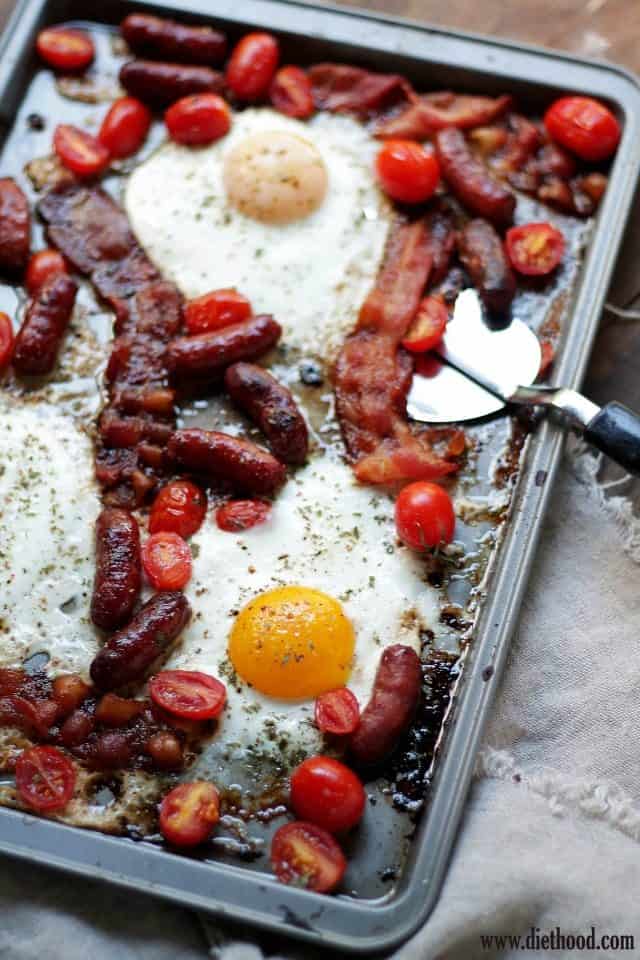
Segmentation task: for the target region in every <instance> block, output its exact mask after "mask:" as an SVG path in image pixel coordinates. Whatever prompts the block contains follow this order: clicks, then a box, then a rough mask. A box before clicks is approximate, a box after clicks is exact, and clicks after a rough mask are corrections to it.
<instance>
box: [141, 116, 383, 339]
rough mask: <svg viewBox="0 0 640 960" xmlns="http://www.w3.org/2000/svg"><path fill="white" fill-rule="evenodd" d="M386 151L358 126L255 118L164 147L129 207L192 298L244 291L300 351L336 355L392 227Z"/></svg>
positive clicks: (323, 119) (330, 120) (152, 249)
mask: <svg viewBox="0 0 640 960" xmlns="http://www.w3.org/2000/svg"><path fill="white" fill-rule="evenodd" d="M378 146H379V145H378V144H377V143H376V142H375V141H374V140H373V138H372V137H370V136H369V134H368V133H367V131H366V130H365V129H364V128H363V127H362V125H361V124H359V123H357V121H355V120H353V119H352V118H351V117H345V116H337V115H331V114H324V113H322V114H318V115H317V116H316V117H314V118H313V120H311V121H310V122H309V123H301V122H300V121H298V120H293V119H291V118H289V117H285V116H283V115H282V114H280V113H277V112H276V111H274V110H271V109H267V108H253V109H248V110H244V111H242V112H241V113H236V114H235V115H234V118H233V125H232V127H231V131H230V133H229V134H228V135H227V136H226V137H224V138H223V139H221V140H218V141H217V142H216V143H213V144H212V145H211V146H208V147H203V148H200V149H195V150H194V149H193V148H190V147H184V146H180V145H179V144H175V143H166V144H164V145H163V146H161V147H160V148H159V149H158V150H157V151H156V152H155V153H154V154H153V155H152V156H151V157H150V158H149V159H148V160H147V161H146V162H144V163H142V164H140V166H139V167H138V168H137V169H136V170H135V171H134V172H133V174H132V175H131V177H130V179H129V181H128V184H127V186H126V190H125V198H124V199H125V206H126V209H127V212H128V214H129V218H130V220H131V223H132V226H133V228H134V231H135V233H136V235H137V237H138V239H139V240H140V242H141V243H142V245H143V246H144V248H145V249H146V251H147V253H148V254H149V256H150V257H151V259H152V260H153V261H154V262H155V263H156V264H157V266H158V267H159V268H160V270H161V271H162V272H163V273H164V274H165V275H166V276H167V277H170V278H171V279H172V280H173V281H174V283H176V284H177V286H178V287H179V288H180V289H181V290H182V292H183V293H184V294H185V296H187V297H196V296H200V295H202V294H204V293H208V292H209V291H210V290H215V289H218V288H224V287H236V288H237V289H238V290H240V291H241V292H242V293H243V294H244V295H245V296H247V297H248V298H249V299H250V300H251V303H252V304H253V308H254V311H255V312H256V313H272V314H273V315H274V316H275V317H276V319H277V320H278V322H279V323H280V324H281V325H282V327H283V330H284V341H285V342H286V343H287V344H288V345H290V346H294V347H297V348H299V349H300V350H303V351H314V350H315V351H316V353H318V352H319V353H320V355H321V356H323V357H325V358H327V357H328V356H332V355H333V354H334V353H335V351H336V350H337V349H338V348H339V346H340V344H341V342H342V340H343V339H344V337H345V336H346V334H347V333H348V332H349V331H350V330H351V328H352V327H353V324H354V316H357V313H358V310H359V308H360V305H361V304H362V302H363V300H364V298H365V296H366V294H367V292H368V290H369V288H370V287H371V285H372V283H373V281H374V278H375V276H376V273H377V270H378V265H379V263H380V259H381V257H382V253H383V250H384V245H385V241H386V237H387V233H388V228H389V224H390V221H391V216H392V213H391V208H390V206H389V204H388V202H387V201H386V200H385V198H384V196H383V194H382V192H381V191H380V190H379V189H378V187H377V185H376V182H375V178H374V176H373V160H374V157H375V153H376V151H377V149H378Z"/></svg>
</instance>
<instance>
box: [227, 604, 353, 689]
mask: <svg viewBox="0 0 640 960" xmlns="http://www.w3.org/2000/svg"><path fill="white" fill-rule="evenodd" d="M354 646H355V634H354V631H353V626H352V625H351V621H350V620H349V619H348V618H347V616H346V615H345V613H344V610H343V609H342V606H341V605H340V604H339V603H338V601H337V600H334V599H333V597H330V596H328V595H327V594H326V593H322V592H321V591H320V590H312V589H311V588H309V587H298V586H290V587H279V588H277V589H276V590H269V591H268V592H267V593H261V594H260V595H259V596H257V597H255V598H254V599H253V600H251V601H250V602H249V603H248V604H247V606H246V607H244V609H243V610H241V611H240V613H239V615H238V618H237V619H236V622H235V624H234V626H233V629H232V631H231V636H230V638H229V656H230V658H231V662H232V663H233V666H234V668H235V670H236V671H237V673H238V674H239V676H240V677H242V679H243V680H245V681H246V682H247V683H249V684H251V686H252V687H255V689H256V690H259V691H260V692H261V693H264V694H267V696H270V697H279V698H281V699H284V700H301V699H305V698H306V699H309V698H311V697H316V696H318V695H319V694H321V693H325V692H326V691H327V690H333V689H334V688H335V687H341V686H344V685H345V684H346V682H347V680H348V679H349V674H350V672H351V661H352V658H353V651H354Z"/></svg>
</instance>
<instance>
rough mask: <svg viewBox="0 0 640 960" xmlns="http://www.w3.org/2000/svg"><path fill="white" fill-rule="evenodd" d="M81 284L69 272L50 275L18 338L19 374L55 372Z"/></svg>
mask: <svg viewBox="0 0 640 960" xmlns="http://www.w3.org/2000/svg"><path fill="white" fill-rule="evenodd" d="M77 289H78V288H77V287H76V285H75V283H74V282H73V280H72V279H71V277H68V276H67V274H66V273H58V274H56V275H55V276H52V277H49V279H48V280H45V282H44V283H43V284H42V286H41V287H40V289H39V290H38V292H37V294H36V296H35V297H34V298H33V300H31V301H29V306H28V307H27V312H26V314H25V318H24V320H23V322H22V326H21V327H20V330H19V331H18V335H17V337H16V344H15V348H14V352H13V366H14V368H15V369H16V370H17V371H18V373H24V374H29V375H32V376H34V375H36V374H44V373H51V371H52V370H53V368H54V367H55V365H56V359H57V357H58V350H59V349H60V344H61V342H62V338H63V336H64V332H65V330H66V329H67V327H68V326H69V320H70V319H71V314H72V312H73V305H74V303H75V300H76V292H77Z"/></svg>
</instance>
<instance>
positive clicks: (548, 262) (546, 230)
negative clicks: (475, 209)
mask: <svg viewBox="0 0 640 960" xmlns="http://www.w3.org/2000/svg"><path fill="white" fill-rule="evenodd" d="M506 245H507V253H508V255H509V260H510V261H511V266H512V267H513V268H514V270H517V271H518V273H523V274H524V275H525V276H528V277H544V276H546V275H547V274H548V273H551V271H552V270H555V268H556V267H557V266H558V264H559V263H560V261H561V260H562V257H563V255H564V247H565V243H564V236H563V234H562V233H561V232H560V230H558V229H557V228H556V227H554V226H553V224H551V223H525V224H523V225H522V226H519V227H511V229H510V230H507V234H506Z"/></svg>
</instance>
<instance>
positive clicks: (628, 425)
mask: <svg viewBox="0 0 640 960" xmlns="http://www.w3.org/2000/svg"><path fill="white" fill-rule="evenodd" d="M584 438H585V440H586V441H587V442H588V443H591V444H593V446H594V447H597V448H598V450H601V451H602V453H606V454H607V456H608V457H611V459H612V460H615V461H616V463H619V464H620V466H621V467H624V469H625V470H627V471H628V472H629V473H634V474H638V475H640V416H638V414H637V413H634V412H633V410H629V408H628V407H625V406H623V404H621V403H608V404H607V405H606V406H604V407H603V408H602V410H600V412H599V413H597V414H596V415H595V417H594V418H593V420H591V421H589V423H588V424H587V426H586V427H585V430H584Z"/></svg>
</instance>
